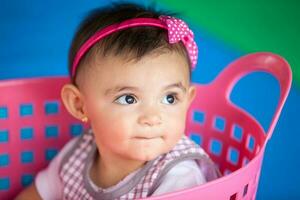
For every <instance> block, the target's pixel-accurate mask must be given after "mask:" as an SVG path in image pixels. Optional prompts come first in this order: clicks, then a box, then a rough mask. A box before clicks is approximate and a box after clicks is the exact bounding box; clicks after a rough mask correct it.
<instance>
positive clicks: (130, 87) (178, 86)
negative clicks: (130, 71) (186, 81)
mask: <svg viewBox="0 0 300 200" xmlns="http://www.w3.org/2000/svg"><path fill="white" fill-rule="evenodd" d="M173 87H177V88H179V89H181V90H182V91H183V92H184V93H186V88H185V87H184V86H183V85H182V83H181V82H178V83H172V84H169V85H167V86H165V87H164V88H163V90H167V89H170V88H173ZM123 90H133V91H139V88H138V87H133V86H116V87H114V88H110V89H107V90H106V91H105V95H109V94H113V93H117V92H121V91H123Z"/></svg>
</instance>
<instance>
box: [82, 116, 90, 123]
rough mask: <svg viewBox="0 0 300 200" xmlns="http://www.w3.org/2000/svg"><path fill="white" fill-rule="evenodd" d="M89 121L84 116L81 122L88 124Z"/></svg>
mask: <svg viewBox="0 0 300 200" xmlns="http://www.w3.org/2000/svg"><path fill="white" fill-rule="evenodd" d="M88 120H89V119H88V118H87V117H86V116H84V117H83V118H81V121H82V122H83V123H86V122H87V121H88Z"/></svg>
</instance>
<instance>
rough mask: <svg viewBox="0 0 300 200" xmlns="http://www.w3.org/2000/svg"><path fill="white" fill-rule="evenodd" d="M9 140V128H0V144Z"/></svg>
mask: <svg viewBox="0 0 300 200" xmlns="http://www.w3.org/2000/svg"><path fill="white" fill-rule="evenodd" d="M8 141H9V134H8V130H6V129H3V130H0V144H1V143H8Z"/></svg>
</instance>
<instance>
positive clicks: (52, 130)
mask: <svg viewBox="0 0 300 200" xmlns="http://www.w3.org/2000/svg"><path fill="white" fill-rule="evenodd" d="M45 136H46V138H58V127H57V126H56V125H48V126H46V128H45Z"/></svg>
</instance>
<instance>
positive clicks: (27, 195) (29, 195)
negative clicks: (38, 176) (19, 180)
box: [15, 183, 42, 200]
mask: <svg viewBox="0 0 300 200" xmlns="http://www.w3.org/2000/svg"><path fill="white" fill-rule="evenodd" d="M26 199H30V200H42V198H41V196H40V195H39V193H38V191H37V189H36V186H35V184H34V183H32V184H31V185H30V186H29V187H28V188H26V189H25V190H23V191H22V192H21V193H20V194H19V195H18V196H17V198H16V199H15V200H26Z"/></svg>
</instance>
